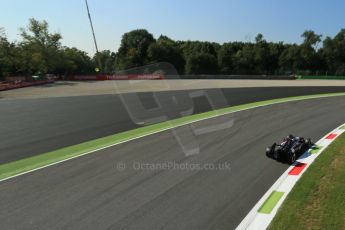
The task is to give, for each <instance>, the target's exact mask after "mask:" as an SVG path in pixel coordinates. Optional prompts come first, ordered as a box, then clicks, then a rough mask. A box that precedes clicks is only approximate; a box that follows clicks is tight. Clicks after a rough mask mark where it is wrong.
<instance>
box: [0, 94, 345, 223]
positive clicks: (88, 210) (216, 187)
mask: <svg viewBox="0 0 345 230" xmlns="http://www.w3.org/2000/svg"><path fill="white" fill-rule="evenodd" d="M259 98H260V97H259ZM89 99H90V98H89ZM76 100H78V98H76ZM101 101H104V100H101ZM105 101H106V100H105ZM1 103H3V102H1ZM61 103H62V102H61ZM81 111H83V110H81ZM85 111H86V110H85ZM47 113H48V112H47ZM344 114H345V97H344V96H339V97H331V98H322V99H313V100H304V101H298V102H289V103H283V104H276V105H271V106H265V107H259V108H255V109H250V110H246V111H242V112H237V113H234V114H228V115H225V116H221V117H218V118H214V119H209V120H205V121H202V122H201V124H200V123H199V124H198V123H196V124H193V125H187V126H183V127H180V128H177V129H178V130H175V131H171V130H168V131H164V132H161V133H158V134H154V135H150V136H146V137H144V138H140V139H137V140H133V141H131V142H127V143H124V144H120V145H117V146H114V147H111V148H107V149H104V150H101V151H98V152H96V153H93V154H90V155H86V156H83V157H79V158H76V159H73V160H69V161H67V162H64V163H61V164H57V165H54V166H51V167H48V168H45V169H41V170H38V171H35V172H32V173H30V174H26V175H23V176H19V177H16V178H13V179H10V180H6V181H3V182H0V207H1V209H0V223H1V228H2V229H150V230H151V229H233V228H235V227H236V226H237V225H238V224H239V223H240V221H241V220H242V218H243V217H244V216H245V215H246V214H247V213H248V211H249V210H250V209H251V208H252V207H253V205H254V204H255V203H256V202H257V201H258V200H259V198H260V197H261V196H262V195H263V194H264V193H265V192H266V191H267V190H268V188H269V187H270V186H271V185H272V184H273V182H274V181H275V180H276V179H277V178H278V177H279V176H280V175H281V174H282V172H283V171H284V170H286V168H287V167H288V165H286V164H282V163H278V162H275V161H273V160H271V159H267V158H266V157H265V154H264V151H265V147H266V146H268V145H269V144H271V143H272V142H273V141H278V140H279V139H280V138H282V137H284V136H286V135H287V134H289V133H292V134H297V135H301V136H306V137H311V138H312V139H314V140H318V139H319V138H321V137H322V136H323V135H325V134H326V133H327V132H329V131H330V130H332V129H333V128H335V127H337V126H338V125H340V124H342V123H344V122H345V117H344ZM123 116H125V115H123ZM96 117H97V116H96ZM56 119H58V118H56ZM61 119H63V118H61ZM216 120H221V122H224V124H226V122H227V121H231V122H232V125H231V126H226V125H224V127H226V128H224V129H215V130H212V131H211V132H206V133H205V132H204V133H202V132H200V133H199V134H198V135H194V136H193V138H191V140H195V143H197V145H198V146H199V147H200V153H199V154H195V155H192V156H186V154H185V152H183V151H182V148H181V146H180V145H179V142H178V141H177V140H178V138H176V135H174V134H176V133H178V135H182V136H183V135H184V134H185V130H187V128H188V127H191V128H194V130H196V129H195V127H196V126H198V125H201V126H205V127H207V126H208V125H210V124H214V122H215V121H216ZM117 122H120V121H117ZM98 125H99V127H101V124H98ZM115 126H116V123H114V127H115ZM128 127H129V126H128ZM218 127H219V126H218ZM64 128H66V129H68V125H66V126H64ZM88 128H89V129H92V128H93V127H91V126H89V127H88ZM126 128H127V126H124V127H123V129H126ZM111 131H112V130H109V132H111ZM83 132H85V130H82V128H81V130H79V133H83ZM76 134H78V132H77V133H75V135H76ZM101 134H102V135H103V134H104V132H103V133H102V132H100V133H99V134H98V135H101ZM186 135H187V134H186ZM51 138H53V137H51ZM47 141H49V138H47ZM2 155H3V152H2ZM2 160H3V161H6V160H8V158H7V157H3V158H2ZM164 162H175V163H176V164H177V165H182V164H183V163H186V164H188V165H191V164H205V163H207V164H214V165H218V164H226V163H227V164H229V165H230V169H224V170H214V169H213V170H184V169H182V168H179V169H175V170H165V169H160V170H159V169H156V170H153V169H150V170H149V169H138V168H136V167H135V166H134V165H135V164H140V163H146V164H160V163H164ZM119 164H120V166H121V167H120V168H119Z"/></svg>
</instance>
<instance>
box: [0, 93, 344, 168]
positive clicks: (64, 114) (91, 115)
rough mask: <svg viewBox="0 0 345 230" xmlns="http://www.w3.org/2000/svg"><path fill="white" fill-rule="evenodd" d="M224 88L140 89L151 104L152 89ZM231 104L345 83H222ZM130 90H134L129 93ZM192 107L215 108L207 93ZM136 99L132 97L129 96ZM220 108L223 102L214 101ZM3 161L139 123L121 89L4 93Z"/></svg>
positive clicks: (0, 123)
mask: <svg viewBox="0 0 345 230" xmlns="http://www.w3.org/2000/svg"><path fill="white" fill-rule="evenodd" d="M196 91H198V92H200V91H203V92H210V93H212V92H215V91H219V89H208V90H207V89H206V90H189V91H168V92H155V93H154V94H153V93H138V95H139V96H140V99H141V101H142V103H143V105H144V106H145V107H146V108H154V107H155V106H157V104H156V103H155V101H154V99H153V95H155V96H156V97H157V98H160V99H161V100H162V104H166V101H167V100H169V99H170V98H171V97H172V96H175V97H183V96H186V95H187V94H188V93H190V92H196ZM221 91H222V92H223V94H224V96H225V97H226V100H227V104H226V106H235V105H241V104H245V103H250V102H256V101H262V100H267V99H274V98H282V97H289V96H300V95H309V94H318V93H332V92H345V87H271V88H265V87H260V88H231V89H229V88H228V89H221ZM127 95H129V94H127ZM192 102H193V104H192V110H191V113H193V114H195V113H200V112H205V111H209V110H211V109H212V108H211V106H210V104H209V102H208V100H207V99H206V97H205V96H200V97H195V98H193V99H192ZM130 103H131V102H130ZM215 107H216V108H219V107H224V104H223V105H221V106H217V105H216V106H215ZM175 110H176V108H175V107H173V106H171V107H166V108H163V113H164V114H165V115H167V117H168V118H169V119H172V118H177V117H180V115H179V114H177V113H176V111H175ZM0 114H1V119H0V127H1V129H0V140H1V141H0V164H3V163H7V162H11V161H15V160H19V159H23V158H26V157H30V156H34V155H37V154H41V153H45V152H49V151H53V150H56V149H60V148H62V147H66V146H71V145H75V144H79V143H82V142H85V141H88V140H93V139H95V138H100V137H104V136H107V135H111V134H115V133H119V132H123V131H127V130H131V129H134V128H137V127H140V126H139V125H137V124H135V123H134V122H133V121H132V119H131V118H130V116H129V114H128V112H127V111H126V109H125V107H124V105H123V103H122V101H121V99H120V97H119V95H98V96H80V97H58V98H39V99H38V98H37V99H0Z"/></svg>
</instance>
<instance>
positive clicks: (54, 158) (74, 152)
mask: <svg viewBox="0 0 345 230" xmlns="http://www.w3.org/2000/svg"><path fill="white" fill-rule="evenodd" d="M333 96H345V93H330V94H319V95H308V96H298V97H288V98H280V99H273V100H267V101H261V102H254V103H249V104H244V105H239V106H234V107H228V108H223V109H218V110H213V111H209V112H205V113H201V114H195V115H190V116H186V117H182V118H178V119H174V120H170V121H166V122H162V123H159V124H154V125H150V126H145V127H141V128H138V129H134V130H130V131H126V132H123V133H119V134H115V135H111V136H107V137H103V138H99V139H96V140H92V141H88V142H85V143H81V144H78V145H73V146H70V147H66V148H62V149H59V150H55V151H52V152H48V153H43V154H40V155H37V156H33V157H30V158H25V159H22V160H18V161H14V162H10V163H6V164H3V165H0V180H2V179H5V178H8V177H11V176H15V175H17V174H20V173H24V172H27V171H30V170H33V169H36V168H40V167H43V166H46V165H49V164H52V163H56V162H59V161H62V160H66V159H69V158H72V157H76V156H80V155H83V154H85V153H87V152H90V151H93V150H96V149H99V148H102V147H107V146H110V145H115V144H118V143H122V142H125V141H128V140H131V139H133V138H137V137H140V136H143V135H148V134H151V133H155V132H158V131H161V130H165V129H170V128H173V127H177V126H181V125H184V124H189V123H191V122H194V121H197V120H200V119H206V118H211V117H216V116H220V115H223V114H227V113H231V112H236V111H241V110H245V109H250V108H255V107H257V106H265V105H270V104H275V103H284V102H290V101H299V100H307V99H314V98H322V97H333Z"/></svg>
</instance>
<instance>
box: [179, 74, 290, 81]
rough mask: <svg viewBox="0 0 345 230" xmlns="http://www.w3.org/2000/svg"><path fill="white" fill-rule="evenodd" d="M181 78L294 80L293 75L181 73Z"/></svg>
mask: <svg viewBox="0 0 345 230" xmlns="http://www.w3.org/2000/svg"><path fill="white" fill-rule="evenodd" d="M180 78H181V79H234V80H237V79H239V80H241V79H242V80H295V79H296V77H295V76H294V75H181V76H180Z"/></svg>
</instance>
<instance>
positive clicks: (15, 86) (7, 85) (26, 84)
mask: <svg viewBox="0 0 345 230" xmlns="http://www.w3.org/2000/svg"><path fill="white" fill-rule="evenodd" d="M54 82H55V80H40V81H33V82H25V81H22V82H16V83H2V84H0V91H4V90H11V89H19V88H24V87H29V86H35V85H44V84H49V83H54Z"/></svg>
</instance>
